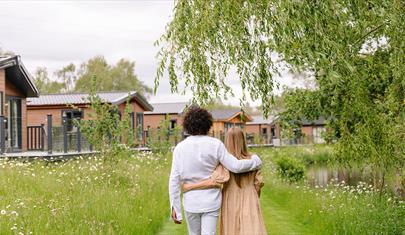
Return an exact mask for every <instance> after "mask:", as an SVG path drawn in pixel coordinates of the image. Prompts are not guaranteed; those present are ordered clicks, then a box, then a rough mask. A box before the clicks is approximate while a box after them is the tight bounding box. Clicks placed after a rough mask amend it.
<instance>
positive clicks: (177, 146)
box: [173, 139, 187, 153]
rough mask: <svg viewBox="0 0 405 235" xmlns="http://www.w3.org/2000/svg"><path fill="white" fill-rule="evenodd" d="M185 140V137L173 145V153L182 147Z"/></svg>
mask: <svg viewBox="0 0 405 235" xmlns="http://www.w3.org/2000/svg"><path fill="white" fill-rule="evenodd" d="M186 140H187V139H184V140H182V141H180V143H178V144H177V145H176V147H174V150H173V153H176V152H177V151H179V150H180V149H182V148H184V146H185V145H186Z"/></svg>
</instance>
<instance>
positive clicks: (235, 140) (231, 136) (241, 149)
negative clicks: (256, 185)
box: [225, 127, 251, 187]
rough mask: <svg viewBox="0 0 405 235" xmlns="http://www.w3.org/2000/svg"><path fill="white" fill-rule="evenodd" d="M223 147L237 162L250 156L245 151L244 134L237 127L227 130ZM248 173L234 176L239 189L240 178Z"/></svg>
mask: <svg viewBox="0 0 405 235" xmlns="http://www.w3.org/2000/svg"><path fill="white" fill-rule="evenodd" d="M225 146H226V148H227V150H228V152H229V153H230V154H232V155H233V156H234V157H236V158H237V159H239V160H241V159H249V158H250V156H251V154H250V153H249V152H248V150H247V146H246V138H245V133H243V130H242V129H241V128H239V127H232V128H230V129H229V130H228V132H227V133H226V136H225ZM248 173H249V172H248ZM248 173H240V174H234V176H235V181H236V184H237V185H238V186H239V187H241V177H242V176H243V175H245V174H248Z"/></svg>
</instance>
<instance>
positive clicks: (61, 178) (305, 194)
mask: <svg viewBox="0 0 405 235" xmlns="http://www.w3.org/2000/svg"><path fill="white" fill-rule="evenodd" d="M318 150H320V151H321V152H322V151H325V149H323V148H321V149H319V147H316V148H314V149H311V148H308V147H306V148H302V147H300V148H281V149H261V150H254V151H255V152H257V153H259V155H260V156H261V157H262V159H263V162H264V165H263V169H262V171H263V175H264V177H265V187H264V188H263V192H262V197H261V205H262V209H263V214H264V219H265V223H266V226H267V229H268V232H269V234H403V232H404V231H405V222H404V221H405V220H402V219H401V218H405V203H404V202H403V199H399V198H395V197H392V196H390V195H383V196H382V197H381V198H380V197H379V196H378V193H375V192H374V191H373V189H371V188H370V187H369V186H367V185H360V187H357V188H354V187H345V186H341V185H340V186H330V187H328V188H326V189H325V188H319V189H313V188H310V187H308V186H306V184H305V182H302V183H299V184H288V183H285V182H283V181H281V180H279V179H278V177H277V176H276V174H275V170H274V165H273V164H272V159H273V158H274V157H277V156H282V155H289V156H290V155H291V156H295V155H297V154H296V153H299V154H298V155H299V156H301V157H303V156H302V153H305V154H309V155H310V157H311V158H312V160H314V159H315V160H317V159H324V158H325V156H327V155H325V154H322V156H320V155H319V156H315V155H316V154H317V152H319V151H318ZM311 154H312V155H311ZM298 155H297V156H298ZM312 160H311V161H312ZM170 161H171V160H170V155H168V156H160V155H155V154H144V153H138V154H135V155H134V154H133V153H123V154H122V155H121V156H115V159H110V158H108V159H106V158H103V157H100V156H99V157H96V158H94V157H93V158H90V159H77V160H71V161H67V162H59V163H47V162H44V161H40V160H37V161H33V162H20V161H7V160H0V234H6V235H7V234H19V233H22V234H30V233H33V234H160V235H172V234H186V233H187V231H186V224H185V223H184V224H182V225H174V224H173V223H172V222H171V221H170V219H169V202H168V192H167V184H168V176H169V172H170ZM322 161H323V160H322Z"/></svg>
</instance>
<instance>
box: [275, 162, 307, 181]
mask: <svg viewBox="0 0 405 235" xmlns="http://www.w3.org/2000/svg"><path fill="white" fill-rule="evenodd" d="M275 163H276V171H277V174H278V175H279V176H280V177H281V178H282V179H284V180H287V181H289V182H298V181H300V180H302V179H303V178H304V176H305V167H304V165H303V164H302V163H301V162H300V161H298V160H297V159H294V158H290V157H281V158H278V159H277V160H276V161H275Z"/></svg>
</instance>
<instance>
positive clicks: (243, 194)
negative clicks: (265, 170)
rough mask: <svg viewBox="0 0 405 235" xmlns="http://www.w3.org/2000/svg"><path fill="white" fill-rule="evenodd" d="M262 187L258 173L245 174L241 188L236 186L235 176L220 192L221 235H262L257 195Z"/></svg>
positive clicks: (264, 228) (261, 179) (261, 217)
mask: <svg viewBox="0 0 405 235" xmlns="http://www.w3.org/2000/svg"><path fill="white" fill-rule="evenodd" d="M262 186H263V178H262V176H261V173H260V171H252V172H249V173H245V174H244V175H243V176H242V177H241V187H239V186H238V185H237V184H236V181H235V174H233V173H230V179H229V181H228V182H227V183H225V185H224V188H223V190H222V207H221V223H220V234H221V235H264V234H267V232H266V227H265V225H264V221H263V216H262V212H261V209H260V202H259V196H258V193H259V192H260V189H261V187H262Z"/></svg>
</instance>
